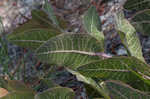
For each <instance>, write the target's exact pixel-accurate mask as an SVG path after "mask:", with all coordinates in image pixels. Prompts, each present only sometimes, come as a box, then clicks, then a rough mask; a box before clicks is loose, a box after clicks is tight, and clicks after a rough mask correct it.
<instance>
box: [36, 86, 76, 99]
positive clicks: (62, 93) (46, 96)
mask: <svg viewBox="0 0 150 99" xmlns="http://www.w3.org/2000/svg"><path fill="white" fill-rule="evenodd" d="M35 99H75V94H74V92H73V90H72V89H70V88H66V87H54V88H51V89H48V90H46V91H45V92H42V93H39V94H36V95H35Z"/></svg>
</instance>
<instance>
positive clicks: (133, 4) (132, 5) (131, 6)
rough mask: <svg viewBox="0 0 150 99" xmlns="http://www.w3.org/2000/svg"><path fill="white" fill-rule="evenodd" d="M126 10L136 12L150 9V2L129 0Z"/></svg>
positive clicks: (146, 0)
mask: <svg viewBox="0 0 150 99" xmlns="http://www.w3.org/2000/svg"><path fill="white" fill-rule="evenodd" d="M124 8H126V9H128V10H135V11H140V10H144V9H149V8H150V1H149V0H127V1H126V3H125V5H124Z"/></svg>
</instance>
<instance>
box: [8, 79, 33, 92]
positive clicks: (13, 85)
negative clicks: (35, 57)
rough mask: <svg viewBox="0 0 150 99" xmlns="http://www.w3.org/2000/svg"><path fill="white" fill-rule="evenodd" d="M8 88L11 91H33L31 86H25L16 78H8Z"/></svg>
mask: <svg viewBox="0 0 150 99" xmlns="http://www.w3.org/2000/svg"><path fill="white" fill-rule="evenodd" d="M8 90H10V91H13V92H23V93H33V90H32V88H29V87H27V86H26V85H25V84H24V83H22V82H21V81H18V80H8Z"/></svg>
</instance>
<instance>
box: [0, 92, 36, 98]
mask: <svg viewBox="0 0 150 99" xmlns="http://www.w3.org/2000/svg"><path fill="white" fill-rule="evenodd" d="M0 99H34V94H32V93H23V92H12V93H10V94H7V95H6V96H4V97H2V98H0Z"/></svg>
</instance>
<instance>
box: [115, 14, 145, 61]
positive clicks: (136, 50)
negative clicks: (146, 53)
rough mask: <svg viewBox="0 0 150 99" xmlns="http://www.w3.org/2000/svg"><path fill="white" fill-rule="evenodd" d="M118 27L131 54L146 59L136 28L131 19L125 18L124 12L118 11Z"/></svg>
mask: <svg viewBox="0 0 150 99" xmlns="http://www.w3.org/2000/svg"><path fill="white" fill-rule="evenodd" d="M116 29H117V30H118V33H119V35H120V37H121V40H122V43H123V44H124V46H125V47H126V48H127V50H128V53H129V55H131V56H134V57H137V58H138V59H140V60H142V61H145V60H144V58H143V55H142V48H141V44H140V40H139V38H138V36H137V34H136V30H135V28H134V27H133V26H132V25H131V24H130V23H129V21H127V20H126V19H125V18H124V15H123V13H118V15H117V16H116Z"/></svg>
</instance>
